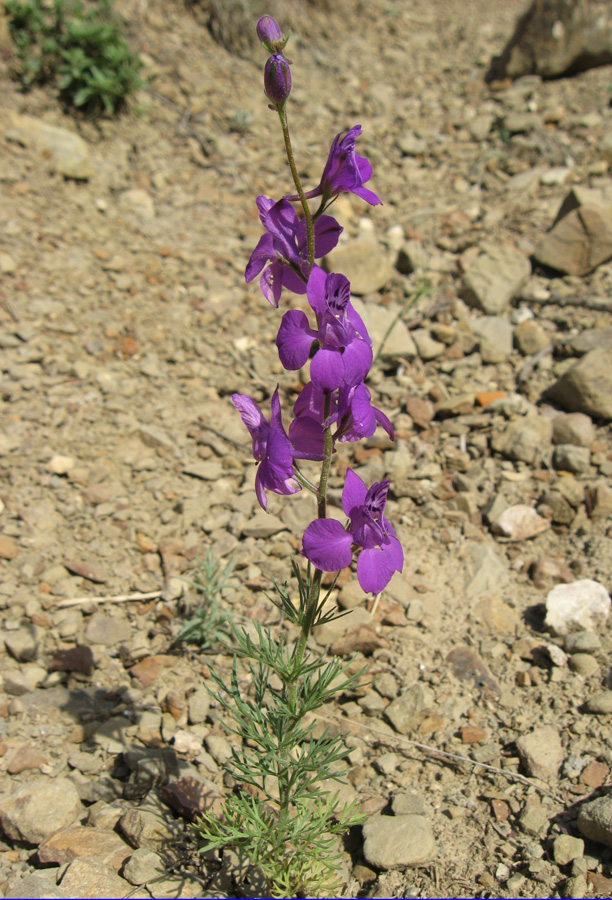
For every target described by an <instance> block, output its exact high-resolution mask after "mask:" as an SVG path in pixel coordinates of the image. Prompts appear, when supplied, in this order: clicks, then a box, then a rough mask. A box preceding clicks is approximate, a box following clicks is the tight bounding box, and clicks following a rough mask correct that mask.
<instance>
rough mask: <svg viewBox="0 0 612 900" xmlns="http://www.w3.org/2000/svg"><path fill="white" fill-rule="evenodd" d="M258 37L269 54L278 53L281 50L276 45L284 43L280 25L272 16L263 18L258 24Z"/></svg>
mask: <svg viewBox="0 0 612 900" xmlns="http://www.w3.org/2000/svg"><path fill="white" fill-rule="evenodd" d="M257 37H258V38H259V40H260V41H261V43H262V44H263V45H264V47H265V48H266V50H267V51H268V53H276V52H277V50H278V49H279V48H278V47H277V46H276V45H277V44H278V43H281V44H282V42H283V34H282V32H281V30H280V25H279V24H278V22H277V21H276V19H273V18H272V16H262V17H261V19H260V20H259V22H258V23H257Z"/></svg>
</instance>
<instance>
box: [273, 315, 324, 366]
mask: <svg viewBox="0 0 612 900" xmlns="http://www.w3.org/2000/svg"><path fill="white" fill-rule="evenodd" d="M316 336H317V333H316V331H313V330H312V329H311V327H310V324H309V322H308V317H307V316H306V314H305V313H303V312H301V311H300V310H298V309H290V310H289V312H286V313H285V315H284V316H283V318H282V321H281V324H280V328H279V329H278V334H277V336H276V346H277V347H278V355H279V357H280V361H281V364H282V366H283V368H284V369H289V370H295V369H301V368H302V366H303V365H305V364H306V362H307V360H308V357H309V356H310V348H311V346H312V342H313V341H314V340H315V338H316Z"/></svg>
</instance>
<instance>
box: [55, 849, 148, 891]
mask: <svg viewBox="0 0 612 900" xmlns="http://www.w3.org/2000/svg"><path fill="white" fill-rule="evenodd" d="M60 886H61V888H62V890H64V891H66V892H67V894H68V896H69V897H89V898H101V900H102V898H105V897H126V896H127V894H128V893H129V894H130V895H131V896H132V897H134V896H136V895H135V894H133V893H132V890H133V889H132V886H131V885H130V884H129V883H128V882H127V881H124V880H123V878H119V876H118V875H116V874H115V873H114V872H113V871H111V869H109V868H108V867H107V866H105V865H104V863H101V862H100V861H99V860H97V859H94V858H92V857H87V856H86V857H83V858H82V859H75V860H73V861H72V862H71V863H70V865H69V866H68V868H67V869H66V872H65V874H64V877H63V878H62V880H61V883H60ZM138 896H140V897H142V896H143V894H139V895H138Z"/></svg>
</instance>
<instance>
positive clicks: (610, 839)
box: [577, 695, 612, 847]
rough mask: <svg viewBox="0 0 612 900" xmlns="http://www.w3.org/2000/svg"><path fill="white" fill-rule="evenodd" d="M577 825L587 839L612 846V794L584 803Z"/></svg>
mask: <svg viewBox="0 0 612 900" xmlns="http://www.w3.org/2000/svg"><path fill="white" fill-rule="evenodd" d="M611 696H612V695H611ZM577 825H578V829H579V831H580V833H581V834H583V835H584V836H585V837H586V838H589V840H591V841H596V842H597V843H598V844H605V845H606V846H607V847H612V796H607V797H599V798H598V799H597V800H592V801H591V802H590V803H585V804H584V805H583V806H582V807H581V809H580V811H579V812H578V819H577Z"/></svg>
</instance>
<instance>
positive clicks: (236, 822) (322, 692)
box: [195, 16, 403, 897]
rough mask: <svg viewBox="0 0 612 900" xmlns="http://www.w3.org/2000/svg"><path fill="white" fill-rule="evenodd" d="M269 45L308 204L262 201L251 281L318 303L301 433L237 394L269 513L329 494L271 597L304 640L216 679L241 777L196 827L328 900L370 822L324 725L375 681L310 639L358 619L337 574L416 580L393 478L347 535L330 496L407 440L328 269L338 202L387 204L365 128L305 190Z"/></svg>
mask: <svg viewBox="0 0 612 900" xmlns="http://www.w3.org/2000/svg"><path fill="white" fill-rule="evenodd" d="M257 33H258V36H259V38H260V40H261V42H262V45H263V46H264V48H265V49H266V50H267V52H268V53H269V54H270V56H269V59H268V62H267V63H266V67H265V70H264V90H265V93H266V95H267V97H268V99H269V100H271V101H272V106H271V108H272V109H274V110H276V112H277V113H278V116H279V120H280V123H281V128H282V132H283V141H284V146H285V153H286V157H287V162H288V164H289V169H290V171H291V176H292V180H293V184H294V187H295V190H296V191H297V193H296V194H289V195H285V196H284V197H282V198H281V199H280V200H277V201H274V200H273V199H271V198H268V197H264V196H262V197H258V198H257V207H258V210H259V216H260V219H261V222H262V225H263V227H264V229H265V233H264V234H263V235H262V237H261V238H260V240H259V242H258V244H257V246H256V247H255V249H254V251H253V253H252V254H251V258H250V259H249V262H248V264H247V267H246V272H245V279H246V281H247V282H250V281H252V280H253V279H254V278H255V277H256V276H257V275H260V287H261V290H262V293H263V295H264V297H265V298H266V299H267V300H268V301H269V303H270V304H271V305H272V306H275V307H278V306H279V303H280V300H281V298H282V295H283V292H284V291H290V292H293V293H295V294H298V295H300V294H301V295H303V294H306V297H307V300H308V304H309V306H310V308H311V312H312V320H311V319H309V317H308V316H307V315H306V313H305V312H303V311H302V310H299V309H289V310H287V311H286V312H285V313H284V314H283V316H282V319H281V322H280V326H279V330H278V334H277V338H276V346H277V348H278V353H279V358H280V361H281V364H282V366H283V368H284V369H285V370H287V371H296V370H298V369H302V368H303V367H304V366H306V364H308V363H309V364H310V381H309V382H308V383H307V384H306V386H305V387H304V388H303V389H302V391H301V393H300V394H299V396H298V398H297V400H296V402H295V404H294V407H293V416H292V421H291V424H290V425H289V428H288V429H287V430H286V429H285V426H284V424H283V412H282V409H281V398H280V387H279V385H277V386H276V389H275V390H274V391H273V392H272V396H271V401H270V414H269V418H268V416H267V414H264V412H262V410H261V409H260V408H259V406H258V405H257V404H256V403H255V402H254V401H253V400H252V399H251V398H250V397H248V396H247V395H246V394H234V395H233V397H232V401H233V403H234V406H235V407H236V409H237V411H238V412H239V414H240V417H241V419H242V421H243V423H244V425H245V427H246V428H247V430H248V432H249V434H250V436H251V439H252V450H253V457H254V459H255V461H256V462H257V464H258V468H257V472H256V476H255V492H256V496H257V500H258V502H259V504H260V505H261V507H262V508H263V509H264V510H266V511H267V509H268V499H267V494H268V492H272V493H275V494H278V495H282V496H289V495H293V494H295V493H298V492H299V491H300V490H302V489H306V490H309V491H310V492H312V493H313V494H315V496H316V518H315V519H314V520H313V521H312V522H311V523H310V524H309V525H308V527H307V528H306V530H305V532H304V535H303V537H302V555H303V556H304V557H305V558H306V560H307V567H306V569H305V571H303V570H302V569H301V568H300V566H298V564H297V562H296V561H295V560H292V561H291V567H292V570H293V575H294V577H295V579H296V582H297V590H298V598H297V602H296V601H295V599H294V597H293V596H292V593H291V592H290V590H289V588H288V585H287V583H285V584H284V585H280V584H278V583H276V582H274V594H270V595H269V599H270V600H271V601H272V603H274V605H275V606H276V607H277V608H278V609H279V610H280V611H281V613H282V615H283V617H284V621H285V622H286V624H287V625H288V626H289V627H290V628H291V629H292V632H290V634H289V635H288V636H286V637H283V636H282V635H281V636H280V637H279V635H278V634H272V632H270V631H269V630H268V629H264V628H262V627H261V626H260V625H259V624H257V623H256V624H255V625H254V628H255V632H256V635H255V637H254V636H253V634H252V632H249V631H247V630H240V629H235V631H234V635H233V639H234V646H233V648H232V649H233V654H234V661H233V668H232V673H231V676H230V677H229V679H228V675H227V674H226V673H225V674H224V673H219V672H216V671H215V670H214V669H213V670H212V673H211V674H212V678H213V681H214V683H215V685H216V686H217V689H218V692H217V694H216V695H215V696H216V700H217V703H218V704H219V705H220V706H221V707H222V708H223V709H224V710H225V712H226V713H227V715H228V716H229V718H230V719H231V720H232V726H231V728H232V731H233V733H234V735H236V736H237V740H236V741H235V742H234V750H233V755H232V759H231V760H230V761H229V762H228V763H227V765H226V769H227V771H228V773H229V774H230V775H231V777H232V779H233V781H234V783H235V784H236V790H235V791H234V792H233V793H232V794H231V796H229V797H228V798H227V799H226V801H225V804H224V807H223V811H222V816H221V817H217V816H216V815H214V814H213V813H212V812H211V813H206V814H204V816H203V817H202V819H201V820H200V821H199V822H198V823H197V824H196V826H195V827H196V828H197V830H198V831H199V833H200V834H201V835H202V837H203V838H204V840H205V845H204V848H203V849H215V850H222V849H223V848H225V847H233V848H234V849H235V850H237V851H238V853H239V854H241V855H242V856H243V857H245V858H246V860H247V861H248V863H249V864H250V865H252V866H255V867H257V868H258V869H259V870H260V872H261V873H263V875H264V877H265V879H266V883H267V889H268V895H269V896H272V897H303V896H308V897H328V896H337V894H338V892H339V891H340V890H341V888H342V885H341V883H340V882H339V881H338V871H339V870H340V866H339V863H340V858H341V853H340V844H339V838H340V836H341V835H342V834H344V833H345V832H346V831H347V830H348V829H349V828H351V827H352V826H354V825H357V824H359V823H360V822H362V821H363V817H362V816H361V815H360V814H359V812H358V810H357V809H356V808H355V806H349V807H345V808H342V807H341V806H340V804H339V803H338V800H337V795H330V793H329V792H328V791H327V790H325V789H323V787H322V782H323V781H333V780H340V779H341V777H342V764H343V761H344V760H345V758H346V756H347V754H348V750H347V748H346V747H345V746H344V743H343V740H342V738H341V737H340V736H337V737H332V736H331V735H330V734H328V733H327V732H325V733H324V734H323V735H322V736H320V737H316V736H315V734H316V733H315V730H314V720H313V719H312V715H313V713H315V712H316V710H317V709H319V708H320V707H321V706H322V705H323V704H325V703H328V702H330V701H331V700H333V699H334V698H335V697H337V696H338V695H339V694H340V693H342V692H346V691H350V690H352V689H354V688H355V686H356V684H357V682H358V680H359V677H360V675H361V673H357V674H355V673H352V674H349V673H348V671H347V666H346V665H345V664H343V663H341V662H340V661H339V660H338V659H337V658H336V657H332V658H331V660H329V659H327V658H326V657H325V656H322V655H320V654H319V655H318V654H316V653H313V652H311V651H310V650H309V648H308V641H309V638H310V636H311V634H312V631H313V629H314V628H315V627H317V626H319V625H325V624H327V623H328V622H331V621H333V620H334V619H336V618H338V617H339V616H340V615H342V613H341V612H338V611H337V610H336V609H334V608H333V605H332V604H331V603H330V602H329V601H330V599H331V596H332V591H333V590H334V587H335V583H336V579H335V578H334V579H333V581H332V585H331V587H328V588H327V589H324V587H323V573H324V572H332V573H333V572H336V573H337V572H339V571H340V570H341V569H344V568H347V567H348V566H350V565H351V564H352V563H353V562H354V558H355V554H357V556H356V569H357V578H358V580H359V583H360V585H361V587H362V588H363V589H364V591H365V592H366V593H369V592H372V593H374V594H379V593H380V591H382V590H383V589H384V587H385V586H386V585H387V584H388V582H389V580H390V579H391V577H392V576H393V574H394V573H395V572H396V571H401V568H402V564H403V553H402V548H401V545H400V543H399V541H398V539H397V538H396V537H395V533H394V531H393V528H392V526H391V525H390V523H389V522H388V521H387V519H386V518H385V515H384V513H385V505H386V501H387V494H388V491H389V486H390V485H389V481H388V480H384V481H382V482H380V483H375V484H373V485H371V486H370V487H369V488H368V487H367V486H366V485H365V484H364V482H363V481H362V479H361V478H360V477H359V476H358V475H357V474H356V473H355V472H353V471H352V470H351V469H349V470H348V472H347V476H346V482H345V485H344V490H343V494H342V507H343V511H344V513H345V515H346V519H347V522H346V525H343V524H342V523H341V522H339V521H338V520H337V519H335V518H328V483H329V478H330V472H331V466H332V461H333V456H334V453H335V452H336V449H337V445H338V444H339V443H342V442H346V441H348V442H354V441H358V440H361V439H362V438H365V437H371V436H372V435H373V434H374V432H375V430H376V428H377V427H378V426H379V425H380V426H381V427H382V428H383V429H384V430H385V431H386V432H387V434H388V435H389V436H390V437H393V427H392V424H391V422H390V421H389V419H388V418H387V417H386V416H385V415H384V413H382V412H381V411H380V410H379V409H377V408H376V407H374V406H372V404H371V402H370V392H369V390H368V388H367V386H366V384H365V382H366V379H367V377H368V373H369V371H370V368H371V366H372V361H373V360H372V341H371V339H370V337H369V335H368V332H367V329H366V327H365V324H364V322H363V321H362V319H361V317H360V316H359V315H358V313H357V311H356V310H355V309H354V307H353V305H352V303H351V299H350V298H351V294H350V283H349V281H348V279H347V278H346V277H345V276H344V275H341V274H339V273H338V274H336V273H333V272H332V273H325V272H324V271H323V270H322V269H321V268H320V267H319V266H318V265H317V264H316V260H317V259H321V257H323V256H327V254H329V253H330V252H331V251H332V250H333V249H334V247H335V246H336V244H337V242H338V238H339V236H340V233H341V231H342V229H341V228H340V226H339V225H338V223H337V222H336V220H335V219H334V218H333V217H332V216H329V215H325V214H324V211H325V209H326V207H327V206H329V205H330V204H331V203H332V202H333V200H334V199H335V198H336V197H337V196H338V194H340V193H342V192H351V193H354V194H356V195H357V196H359V197H361V198H362V199H363V200H364V201H365V202H366V203H369V204H370V205H372V206H375V205H377V204H378V203H380V199H379V198H378V197H377V195H376V194H374V193H373V192H372V191H371V190H370V189H368V188H366V187H364V184H365V183H366V182H367V181H369V179H370V177H371V175H372V167H371V165H370V163H369V161H368V160H367V159H365V158H364V157H361V156H358V155H357V153H356V152H355V141H356V139H357V138H358V137H359V135H360V134H361V127H360V126H359V125H356V126H354V127H353V128H352V129H350V131H348V132H346V134H342V133H341V134H339V135H337V136H336V137H335V138H334V141H333V142H332V145H331V148H330V151H329V155H328V159H327V163H326V164H325V167H324V170H323V175H322V178H321V181H320V184H319V186H318V187H316V188H314V189H312V190H310V191H305V190H304V188H303V186H302V183H301V181H300V178H299V175H298V169H297V166H296V163H295V158H294V154H293V149H292V145H291V136H290V132H289V125H288V115H287V101H288V98H289V95H290V90H291V83H292V75H291V71H290V68H289V65H290V63H289V60H287V59H286V57H285V56H284V49H285V45H286V43H287V38H285V37H284V36H283V34H282V31H281V29H280V26H279V25H278V23H277V22H275V20H274V19H272V18H271V17H270V16H264V17H263V18H262V19H260V21H259V23H258V25H257ZM314 197H321V198H322V201H321V206H320V207H319V209H318V210H317V212H316V213H315V214H314V215H312V213H311V211H310V209H309V206H308V200H309V199H310V198H314ZM296 202H299V204H300V206H301V211H302V217H301V218H300V217H299V216H298V213H297V212H296V210H295V208H294V206H293V203H296ZM302 461H305V463H307V464H310V463H311V462H317V463H319V464H320V471H319V475H318V484H317V483H316V478H313V479H311V478H310V477H308V476H307V475H305V474H304V472H303V471H302V470H301V463H302ZM239 660H240V661H241V665H243V666H245V667H246V673H245V674H246V675H247V676H248V678H247V679H246V680H247V682H248V684H249V687H248V689H247V688H245V686H244V685H243V684H242V683H241V680H240V677H239V674H238V673H239V669H238V661H239ZM228 680H229V685H230V686H229V687H228ZM273 685H274V686H273ZM278 685H280V687H279V686H278Z"/></svg>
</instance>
